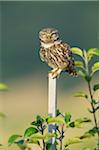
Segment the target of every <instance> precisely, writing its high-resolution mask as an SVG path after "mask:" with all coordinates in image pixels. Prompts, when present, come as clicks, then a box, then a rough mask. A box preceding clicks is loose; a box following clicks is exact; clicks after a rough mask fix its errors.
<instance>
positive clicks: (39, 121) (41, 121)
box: [31, 115, 44, 127]
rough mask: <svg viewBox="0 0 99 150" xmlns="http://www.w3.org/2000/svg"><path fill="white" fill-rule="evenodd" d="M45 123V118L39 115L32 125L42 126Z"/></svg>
mask: <svg viewBox="0 0 99 150" xmlns="http://www.w3.org/2000/svg"><path fill="white" fill-rule="evenodd" d="M43 123H44V118H43V117H41V116H39V115H37V117H36V120H35V121H33V122H32V123H31V125H33V126H37V127H38V126H41V125H42V124H43Z"/></svg>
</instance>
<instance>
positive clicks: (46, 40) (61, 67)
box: [39, 28, 77, 78]
mask: <svg viewBox="0 0 99 150" xmlns="http://www.w3.org/2000/svg"><path fill="white" fill-rule="evenodd" d="M39 39H40V43H41V47H40V57H41V60H42V61H44V62H46V63H47V64H48V66H50V67H51V68H52V69H53V70H51V72H50V73H49V76H51V77H52V78H57V77H58V76H59V75H60V73H61V72H62V71H66V72H68V73H69V74H70V75H73V76H76V75H77V73H76V70H75V68H74V60H73V57H72V52H71V50H70V46H69V45H68V44H67V43H63V42H62V41H61V40H59V35H58V30H56V29H53V28H44V29H43V30H41V31H40V32H39Z"/></svg>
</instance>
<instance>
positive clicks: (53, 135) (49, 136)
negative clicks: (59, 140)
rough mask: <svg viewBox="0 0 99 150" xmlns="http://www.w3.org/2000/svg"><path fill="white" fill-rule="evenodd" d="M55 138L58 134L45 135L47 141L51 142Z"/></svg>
mask: <svg viewBox="0 0 99 150" xmlns="http://www.w3.org/2000/svg"><path fill="white" fill-rule="evenodd" d="M53 137H56V134H55V133H46V134H45V139H46V140H49V139H51V138H53Z"/></svg>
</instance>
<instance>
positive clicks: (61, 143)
mask: <svg viewBox="0 0 99 150" xmlns="http://www.w3.org/2000/svg"><path fill="white" fill-rule="evenodd" d="M62 145H63V142H62V139H61V140H60V150H62Z"/></svg>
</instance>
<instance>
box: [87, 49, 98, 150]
mask: <svg viewBox="0 0 99 150" xmlns="http://www.w3.org/2000/svg"><path fill="white" fill-rule="evenodd" d="M84 61H85V68H86V74H87V76H88V77H90V73H89V68H88V58H87V54H86V51H84ZM87 83H88V90H89V94H90V100H91V101H90V104H91V108H92V111H93V118H94V123H95V127H96V129H97V136H98V150H99V131H98V123H97V118H96V113H95V107H94V104H93V94H92V90H91V83H90V80H89V79H87Z"/></svg>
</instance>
